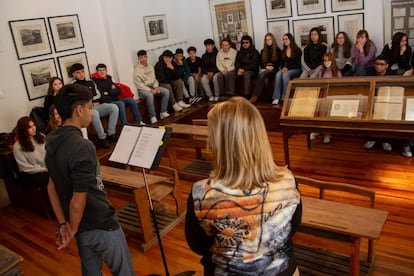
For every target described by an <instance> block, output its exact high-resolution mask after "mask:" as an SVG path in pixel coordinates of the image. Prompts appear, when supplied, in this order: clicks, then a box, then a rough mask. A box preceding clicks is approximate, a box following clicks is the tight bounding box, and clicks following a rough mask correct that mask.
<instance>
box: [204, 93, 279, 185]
mask: <svg viewBox="0 0 414 276" xmlns="http://www.w3.org/2000/svg"><path fill="white" fill-rule="evenodd" d="M207 118H208V132H209V136H208V137H209V141H208V145H209V149H210V150H211V152H212V154H213V170H212V172H211V174H210V177H211V179H212V180H213V181H218V180H219V181H220V182H221V183H222V184H223V185H225V186H227V187H231V188H236V189H241V190H248V191H251V190H253V189H254V188H255V187H263V186H264V185H265V183H266V182H275V181H277V180H278V178H279V176H278V174H277V173H276V171H277V170H280V169H281V168H278V167H277V166H276V165H275V163H274V161H273V155H272V150H271V147H270V143H269V140H268V137H267V133H266V128H265V125H264V122H263V118H262V116H261V114H260V113H259V111H258V110H257V108H256V107H255V106H254V105H253V104H251V103H250V102H249V101H247V100H246V99H244V98H242V97H233V98H231V99H229V100H227V101H225V102H221V103H218V104H216V105H214V106H213V108H212V109H211V110H210V111H209V112H208V114H207ZM282 169H283V168H282Z"/></svg>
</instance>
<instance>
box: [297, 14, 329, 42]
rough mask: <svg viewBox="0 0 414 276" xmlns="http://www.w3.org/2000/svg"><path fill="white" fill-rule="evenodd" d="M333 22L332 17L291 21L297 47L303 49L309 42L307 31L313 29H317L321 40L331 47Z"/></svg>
mask: <svg viewBox="0 0 414 276" xmlns="http://www.w3.org/2000/svg"><path fill="white" fill-rule="evenodd" d="M333 21H334V20H333V16H330V17H322V18H313V19H303V20H293V33H294V34H295V41H296V44H298V46H299V47H302V48H303V47H305V46H306V45H307V44H308V41H309V31H310V30H311V29H312V28H314V27H318V28H319V29H320V30H321V35H322V40H323V41H324V42H325V43H326V44H328V46H330V45H332V42H333V40H334V22H333Z"/></svg>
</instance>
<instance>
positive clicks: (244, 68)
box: [235, 35, 260, 98]
mask: <svg viewBox="0 0 414 276" xmlns="http://www.w3.org/2000/svg"><path fill="white" fill-rule="evenodd" d="M259 63H260V54H259V52H258V51H257V50H256V48H255V46H254V44H253V39H252V38H251V36H249V35H244V36H242V38H241V47H240V50H239V51H238V52H237V56H236V64H235V66H236V77H237V78H243V79H244V96H245V97H249V98H250V96H251V92H250V83H251V80H252V79H253V78H256V77H257V73H258V71H259Z"/></svg>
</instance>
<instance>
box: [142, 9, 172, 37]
mask: <svg viewBox="0 0 414 276" xmlns="http://www.w3.org/2000/svg"><path fill="white" fill-rule="evenodd" d="M144 26H145V34H146V35H147V41H148V42H149V41H154V40H160V39H167V38H168V30H167V18H166V17H165V14H160V15H151V16H144Z"/></svg>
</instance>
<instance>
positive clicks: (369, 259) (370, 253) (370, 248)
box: [367, 240, 374, 263]
mask: <svg viewBox="0 0 414 276" xmlns="http://www.w3.org/2000/svg"><path fill="white" fill-rule="evenodd" d="M373 261H374V241H373V240H368V256H367V262H368V263H372V262H373Z"/></svg>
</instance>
